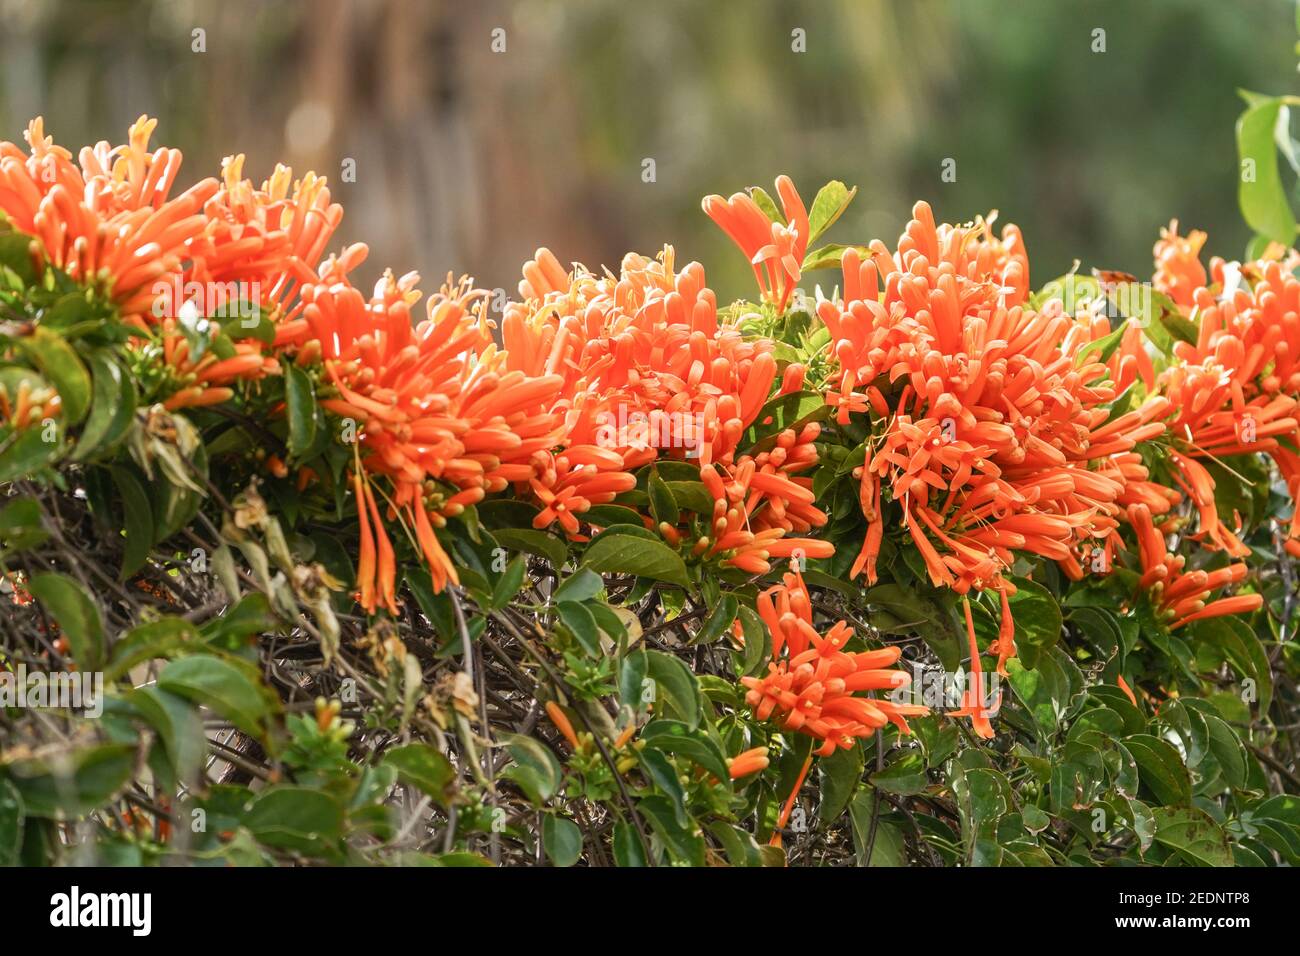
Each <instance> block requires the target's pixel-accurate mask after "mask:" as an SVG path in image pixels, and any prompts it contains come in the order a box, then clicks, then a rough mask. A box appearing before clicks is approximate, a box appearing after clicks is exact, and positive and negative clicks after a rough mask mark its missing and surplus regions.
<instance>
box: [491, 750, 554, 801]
mask: <svg viewBox="0 0 1300 956" xmlns="http://www.w3.org/2000/svg"><path fill="white" fill-rule="evenodd" d="M499 739H500V740H501V742H502V743H503V744H505V747H506V750H507V752H509V754H510V756H511V757H513V758H514V761H515V762H514V765H513V766H511V767H508V768H507V769H506V770H505V772H504V773H503V774H502V776H504V777H505V778H506V779H508V780H512V781H514V782H515V783H516V784H518V786H519V787H520V789H522V790H523V791H524V793H525V794H527V796H528V799H529V800H531V801H532V802H533V804H534V805H535V806H541V805H542V804H544V803H545V802H546V801H547V800H549V799H551V797H553V796H555V794H556V792H557V791H558V790H559V789H560V779H561V777H562V776H563V771H562V770H561V768H560V762H559V761H558V760H556V759H555V754H553V753H551V751H550V750H549V749H548V748H547V747H546V746H545V745H543V744H541V743H539V742H538V741H537V740H534V739H533V738H532V737H528V736H525V735H523V734H502V735H500V738H499Z"/></svg>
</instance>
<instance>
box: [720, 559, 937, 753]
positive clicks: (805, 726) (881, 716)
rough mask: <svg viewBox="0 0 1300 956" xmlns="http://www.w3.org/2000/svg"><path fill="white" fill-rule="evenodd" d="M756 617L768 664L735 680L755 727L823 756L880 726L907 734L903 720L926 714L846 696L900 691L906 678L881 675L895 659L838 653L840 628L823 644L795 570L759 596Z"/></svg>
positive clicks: (893, 653) (890, 653)
mask: <svg viewBox="0 0 1300 956" xmlns="http://www.w3.org/2000/svg"><path fill="white" fill-rule="evenodd" d="M758 613H759V616H760V617H761V618H762V619H763V622H764V623H765V624H766V625H767V627H768V630H769V631H770V632H771V634H772V662H771V663H770V664H769V665H768V673H767V675H766V676H765V677H742V678H741V683H743V684H744V685H745V686H746V687H747V688H749V691H748V693H747V694H746V697H745V700H746V702H747V703H748V704H749V706H750V707H752V708H753V710H754V716H755V717H756V718H758V719H759V720H767V719H769V718H774V719H775V720H776V721H777V722H778V723H779V724H780V725H781V726H782V727H784V728H785V729H786V730H793V731H798V732H800V733H805V734H808V735H809V736H811V737H814V738H816V739H817V740H819V741H821V743H820V745H819V746H818V747H817V748H816V751H815V752H816V753H818V754H821V755H822V756H826V755H828V754H831V753H833V752H834V751H835V748H836V747H845V748H847V747H851V746H852V745H853V741H854V740H855V739H857V738H860V737H867V736H870V735H871V734H873V733H875V732H876V731H877V730H879V729H880V728H881V727H883V726H884V725H885V724H886V723H893V724H895V725H896V726H897V727H898V728H899V730H900V731H902V732H903V733H910V729H909V728H908V726H907V721H906V718H907V717H913V716H919V715H921V714H925V713H928V711H927V709H926V708H925V707H922V706H920V705H915V704H898V703H895V702H894V701H892V700H888V699H884V698H874V697H856V696H854V694H855V693H856V692H858V691H877V690H893V689H897V688H902V687H906V686H907V685H908V684H909V683H910V682H911V677H910V675H908V673H907V672H906V671H901V670H891V669H889V665H890V664H893V663H894V662H895V661H897V660H898V658H899V655H900V653H901V651H900V650H899V648H897V647H886V648H882V649H881V650H877V651H856V652H855V651H846V650H844V646H845V644H846V643H847V642H848V640H849V638H850V637H852V636H853V629H852V628H850V627H848V625H846V624H845V623H844V622H843V621H840V622H838V623H837V624H836V625H835V626H834V627H833V628H831V630H830V632H829V633H827V634H826V635H825V636H824V637H823V636H822V635H821V634H819V633H818V632H817V630H816V629H815V628H814V627H813V613H812V599H811V597H810V596H809V594H808V588H807V586H806V585H805V584H804V581H803V576H802V575H801V574H800V573H799V571H798V570H797V566H796V567H795V569H794V570H792V571H791V572H789V573H787V574H786V575H784V577H783V581H782V583H781V584H777V585H774V586H773V587H770V588H768V589H767V590H766V591H763V592H762V593H761V594H760V595H759V597H758Z"/></svg>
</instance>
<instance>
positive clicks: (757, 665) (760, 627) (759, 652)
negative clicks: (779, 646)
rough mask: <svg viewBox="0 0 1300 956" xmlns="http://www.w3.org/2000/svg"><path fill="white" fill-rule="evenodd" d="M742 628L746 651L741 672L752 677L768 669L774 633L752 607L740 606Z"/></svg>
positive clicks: (741, 664)
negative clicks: (769, 631)
mask: <svg viewBox="0 0 1300 956" xmlns="http://www.w3.org/2000/svg"><path fill="white" fill-rule="evenodd" d="M740 628H741V632H742V633H743V634H744V635H745V651H744V655H743V657H742V659H741V662H740V673H741V674H743V675H744V676H746V677H752V676H754V675H755V674H757V673H759V672H760V671H763V670H766V669H767V663H768V661H770V660H771V659H772V635H771V634H769V633H768V631H767V625H766V624H764V623H763V619H762V618H761V617H759V616H758V614H757V613H756V612H755V611H754V609H753V608H751V607H746V606H745V605H743V604H742V605H741V606H740Z"/></svg>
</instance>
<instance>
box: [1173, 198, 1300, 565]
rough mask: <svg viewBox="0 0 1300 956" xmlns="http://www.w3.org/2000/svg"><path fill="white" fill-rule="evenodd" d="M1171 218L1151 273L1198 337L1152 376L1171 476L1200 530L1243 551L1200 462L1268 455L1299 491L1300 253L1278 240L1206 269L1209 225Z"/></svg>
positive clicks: (1211, 542)
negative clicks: (1161, 406) (1168, 413)
mask: <svg viewBox="0 0 1300 956" xmlns="http://www.w3.org/2000/svg"><path fill="white" fill-rule="evenodd" d="M1176 225H1177V224H1176V223H1175V224H1172V225H1171V227H1170V229H1169V230H1165V231H1163V232H1162V234H1161V240H1160V241H1159V242H1157V243H1156V246H1155V256H1156V274H1155V279H1154V284H1155V285H1156V286H1157V287H1158V288H1160V289H1161V290H1163V291H1165V292H1167V293H1168V294H1169V295H1170V296H1171V297H1172V298H1173V299H1174V300H1175V302H1176V303H1177V304H1178V306H1179V307H1180V308H1181V309H1182V311H1183V312H1184V313H1186V314H1188V315H1191V316H1192V317H1193V318H1194V319H1195V324H1196V331H1197V335H1196V341H1195V342H1185V341H1179V342H1176V343H1175V344H1174V347H1173V348H1174V355H1175V357H1176V359H1177V362H1176V363H1175V364H1173V365H1171V366H1170V368H1168V369H1167V370H1166V371H1165V372H1164V373H1163V374H1162V375H1161V376H1160V380H1159V382H1158V387H1159V388H1160V390H1161V391H1162V392H1163V393H1164V394H1166V395H1168V396H1169V398H1170V399H1171V401H1172V407H1173V409H1174V410H1175V411H1176V413H1177V414H1176V417H1175V418H1174V419H1173V420H1172V421H1171V422H1170V425H1169V430H1170V434H1171V435H1172V438H1173V441H1174V445H1175V448H1176V452H1175V454H1174V455H1173V456H1172V458H1173V463H1174V465H1175V467H1177V469H1178V471H1179V474H1178V475H1176V476H1175V480H1176V481H1177V482H1178V484H1179V485H1180V487H1182V488H1183V490H1184V491H1185V492H1187V494H1188V496H1189V497H1190V498H1191V499H1192V502H1193V503H1194V504H1195V506H1196V510H1197V513H1198V520H1199V534H1198V535H1197V537H1199V538H1200V539H1201V540H1202V541H1203V543H1204V544H1205V545H1206V546H1207V547H1210V548H1222V549H1224V550H1227V551H1228V553H1229V554H1231V555H1233V556H1237V557H1239V556H1243V555H1244V554H1245V553H1246V547H1245V545H1244V544H1242V542H1241V541H1239V540H1238V539H1237V536H1236V534H1235V533H1233V531H1231V530H1230V529H1228V527H1227V526H1226V525H1225V524H1224V521H1223V519H1224V518H1225V517H1228V516H1221V515H1219V513H1218V509H1217V506H1216V504H1215V501H1214V480H1213V478H1212V477H1211V476H1210V474H1209V472H1208V471H1207V470H1206V468H1205V467H1204V466H1203V464H1202V462H1215V463H1218V464H1220V465H1222V466H1223V467H1224V468H1225V469H1228V470H1229V471H1230V470H1231V467H1232V466H1231V463H1230V461H1231V456H1234V455H1246V454H1254V453H1258V452H1263V453H1266V454H1269V455H1271V456H1272V457H1273V459H1274V461H1276V463H1277V466H1278V470H1279V471H1280V472H1281V474H1282V478H1283V480H1284V482H1285V483H1286V485H1287V488H1288V490H1289V491H1290V493H1291V495H1292V499H1293V500H1300V456H1297V454H1296V453H1295V451H1294V449H1295V447H1296V446H1297V445H1300V279H1297V278H1296V276H1295V274H1294V269H1295V267H1296V265H1297V264H1300V254H1298V253H1296V252H1294V251H1285V250H1281V247H1280V246H1275V247H1273V250H1274V251H1272V252H1270V253H1268V254H1266V256H1265V257H1264V258H1262V259H1258V260H1256V261H1254V262H1248V263H1228V262H1224V261H1223V260H1222V259H1219V258H1217V257H1216V258H1213V259H1211V261H1210V269H1209V275H1208V276H1207V274H1206V270H1205V268H1204V267H1203V266H1202V265H1201V263H1200V261H1199V259H1198V256H1199V253H1200V250H1201V246H1202V245H1203V244H1204V242H1205V234H1204V233H1202V232H1193V233H1191V235H1190V236H1189V237H1188V238H1187V239H1186V240H1183V239H1180V238H1179V237H1178V235H1177V228H1176ZM1210 283H1212V285H1211V284H1210ZM1225 459H1226V460H1225ZM1293 540H1294V538H1293Z"/></svg>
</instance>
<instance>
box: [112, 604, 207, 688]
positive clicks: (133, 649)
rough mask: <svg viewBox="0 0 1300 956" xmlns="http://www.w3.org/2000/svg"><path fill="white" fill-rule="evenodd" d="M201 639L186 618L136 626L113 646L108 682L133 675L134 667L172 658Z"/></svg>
mask: <svg viewBox="0 0 1300 956" xmlns="http://www.w3.org/2000/svg"><path fill="white" fill-rule="evenodd" d="M198 640H199V630H198V628H196V627H195V626H194V624H191V623H190V622H188V620H185V619H183V618H161V619H159V620H151V622H148V623H147V624H140V626H138V627H133V628H131V630H130V631H129V632H127V633H126V635H125V636H123V637H121V639H118V640H117V643H114V644H113V650H112V653H110V654H109V658H108V669H107V670H105V671H104V680H107V682H109V683H112V682H114V680H117V679H118V678H123V676H126V675H127V674H129V672H130V670H131V667H135V666H136V665H139V663H143V662H146V661H152V659H155V658H160V657H169V656H172V654H173V653H175V652H177V650H181V649H182V648H187V646H190V645H192V644H194V643H196V641H198Z"/></svg>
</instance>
